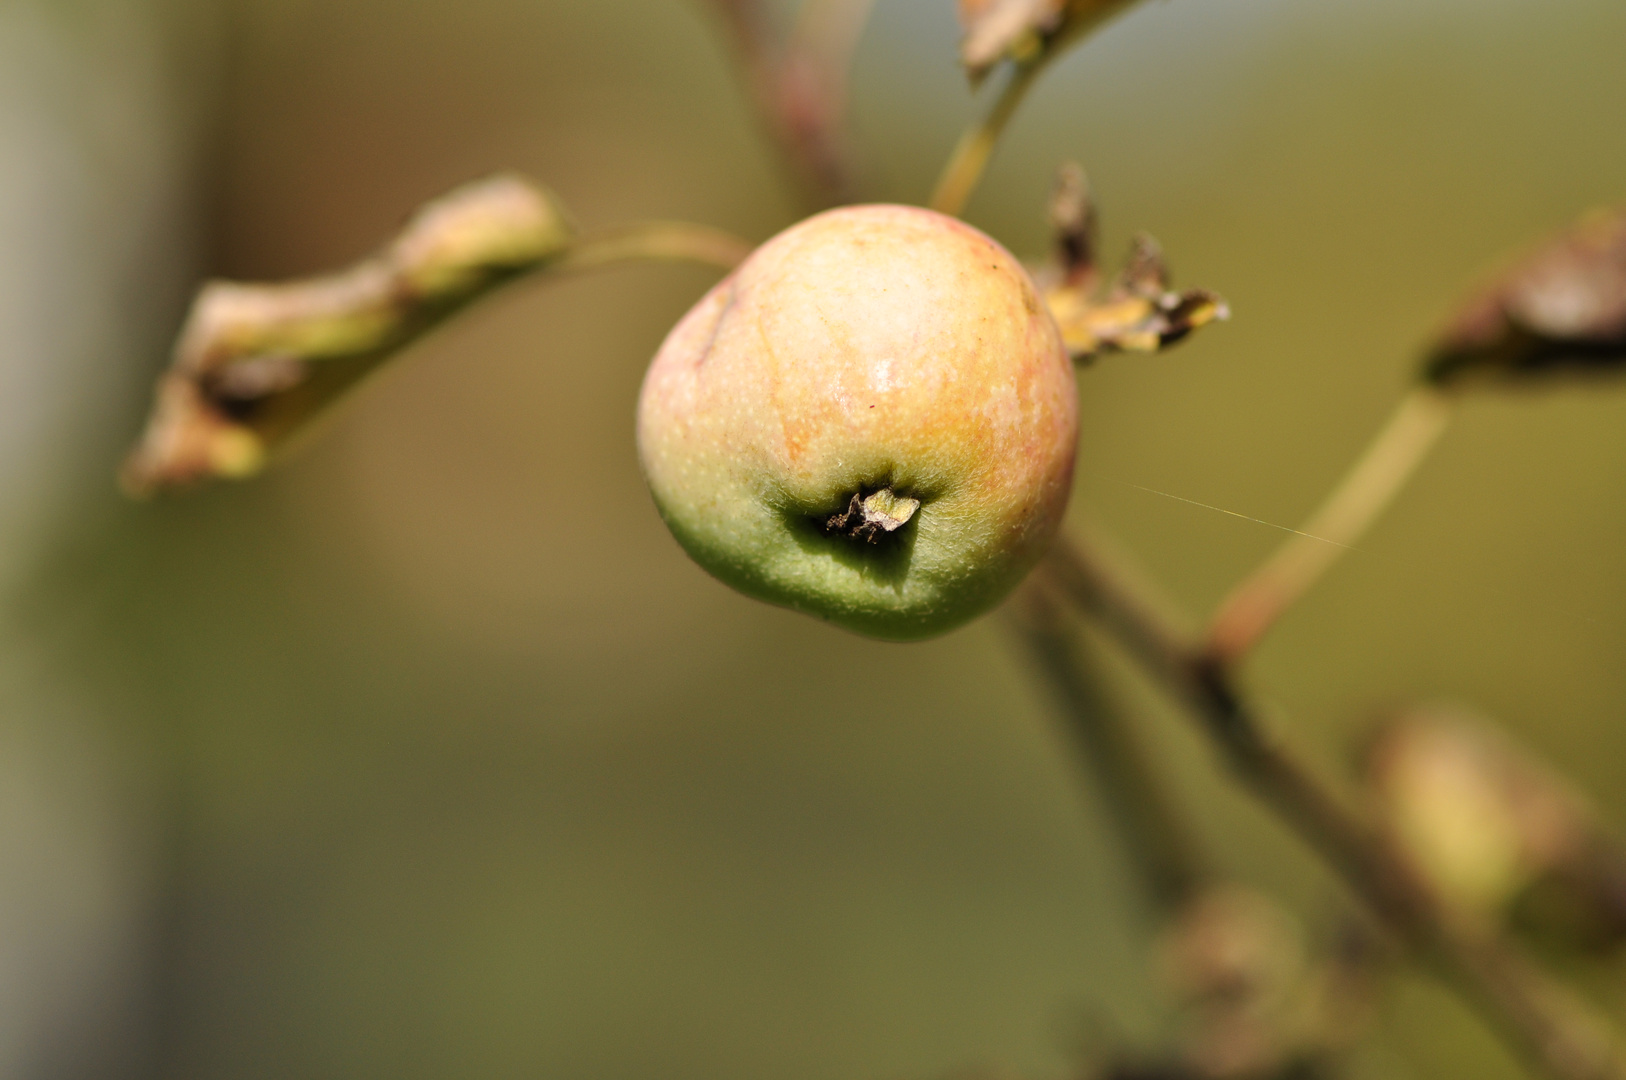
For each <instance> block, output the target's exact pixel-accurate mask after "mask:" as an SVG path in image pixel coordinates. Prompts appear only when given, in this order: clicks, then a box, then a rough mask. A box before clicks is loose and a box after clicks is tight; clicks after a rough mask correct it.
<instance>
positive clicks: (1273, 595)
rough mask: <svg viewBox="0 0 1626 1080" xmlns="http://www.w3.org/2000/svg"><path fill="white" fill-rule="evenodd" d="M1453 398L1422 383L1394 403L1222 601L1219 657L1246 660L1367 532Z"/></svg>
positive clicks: (1216, 628)
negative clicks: (1329, 488) (1320, 498)
mask: <svg viewBox="0 0 1626 1080" xmlns="http://www.w3.org/2000/svg"><path fill="white" fill-rule="evenodd" d="M1454 404H1455V399H1454V398H1453V397H1452V396H1450V395H1448V394H1447V393H1446V392H1444V391H1442V390H1439V389H1437V388H1435V387H1433V386H1430V385H1427V384H1423V385H1419V386H1417V387H1415V388H1414V389H1413V390H1411V392H1410V393H1408V394H1407V395H1406V396H1405V397H1404V398H1402V399H1401V402H1400V405H1399V406H1398V407H1397V408H1396V409H1395V412H1394V415H1393V416H1391V417H1390V419H1389V422H1388V423H1387V424H1386V425H1384V427H1383V429H1382V430H1381V431H1379V432H1378V434H1377V435H1376V436H1375V437H1374V438H1373V440H1372V442H1371V444H1370V445H1369V446H1368V447H1367V449H1366V451H1365V453H1363V454H1362V455H1361V457H1360V459H1359V460H1358V461H1357V462H1356V463H1355V465H1354V467H1353V468H1351V469H1350V471H1349V473H1348V474H1347V475H1346V476H1345V477H1344V479H1343V480H1342V481H1340V482H1339V484H1338V486H1337V487H1336V488H1335V489H1333V493H1332V494H1331V495H1330V496H1328V497H1327V501H1326V502H1324V503H1323V504H1322V505H1321V509H1319V510H1317V511H1316V512H1315V514H1314V516H1312V517H1311V518H1310V520H1309V521H1307V522H1305V523H1304V525H1303V526H1302V527H1301V528H1300V529H1299V530H1298V531H1297V532H1295V533H1294V534H1293V536H1291V537H1290V538H1288V539H1287V540H1286V541H1284V542H1283V543H1282V545H1281V547H1279V548H1277V549H1276V551H1275V553H1274V554H1272V555H1271V556H1270V558H1269V559H1268V560H1266V561H1265V563H1264V564H1263V565H1262V566H1260V567H1259V569H1257V570H1255V571H1254V572H1253V573H1252V574H1250V575H1249V576H1248V577H1247V579H1246V580H1244V581H1243V582H1242V583H1241V584H1240V585H1238V586H1237V587H1236V588H1235V589H1233V590H1232V591H1231V594H1230V595H1229V596H1228V597H1226V599H1225V601H1224V602H1223V603H1222V604H1220V607H1219V611H1218V612H1217V613H1216V614H1215V615H1214V618H1213V620H1212V621H1211V623H1210V624H1209V630H1208V647H1209V649H1210V650H1211V651H1212V652H1213V654H1214V656H1215V658H1216V659H1218V660H1220V661H1222V662H1224V663H1234V662H1235V661H1237V660H1239V659H1241V658H1242V657H1243V656H1244V655H1246V654H1247V652H1248V651H1249V650H1250V649H1251V648H1253V646H1254V645H1255V644H1256V643H1257V642H1258V641H1259V639H1260V638H1261V637H1263V636H1264V635H1265V632H1266V631H1268V630H1269V629H1270V627H1271V626H1272V625H1274V624H1275V622H1276V620H1277V619H1278V618H1280V616H1281V615H1282V613H1283V612H1285V611H1286V610H1287V609H1288V608H1289V607H1291V606H1292V605H1293V604H1294V603H1296V602H1297V601H1298V599H1299V598H1300V597H1302V596H1303V595H1304V594H1305V593H1306V592H1308V591H1309V590H1310V588H1311V587H1312V586H1313V585H1314V584H1315V583H1316V582H1317V581H1319V580H1320V579H1321V576H1322V575H1323V574H1325V573H1326V572H1327V571H1328V570H1329V569H1331V568H1332V566H1333V564H1334V563H1336V562H1337V561H1338V560H1339V558H1340V557H1342V556H1343V555H1344V554H1345V553H1346V552H1347V551H1349V550H1350V548H1351V547H1353V546H1354V544H1355V543H1356V542H1357V541H1358V540H1359V539H1360V538H1361V536H1362V535H1364V534H1365V532H1366V530H1367V529H1368V528H1369V527H1370V526H1371V524H1372V523H1373V522H1374V521H1375V520H1377V517H1378V515H1379V514H1381V513H1382V512H1383V510H1384V508H1385V507H1387V506H1388V505H1389V503H1390V502H1391V501H1392V500H1393V499H1394V497H1395V495H1397V494H1398V493H1399V492H1400V489H1401V488H1402V487H1403V486H1404V485H1405V483H1406V480H1407V479H1408V478H1409V477H1410V476H1411V475H1412V473H1413V472H1415V471H1416V469H1417V466H1419V465H1421V464H1422V463H1423V460H1424V459H1425V458H1426V457H1427V456H1428V452H1429V451H1430V450H1431V449H1433V447H1434V444H1435V442H1436V441H1438V439H1439V437H1440V436H1441V435H1442V434H1444V432H1445V429H1446V425H1447V424H1448V423H1449V422H1450V419H1451V414H1452V406H1453V405H1454Z"/></svg>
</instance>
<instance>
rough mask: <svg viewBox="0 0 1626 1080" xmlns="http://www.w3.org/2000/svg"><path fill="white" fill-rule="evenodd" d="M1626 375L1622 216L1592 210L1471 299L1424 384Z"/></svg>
mask: <svg viewBox="0 0 1626 1080" xmlns="http://www.w3.org/2000/svg"><path fill="white" fill-rule="evenodd" d="M1622 370H1626V209H1617V210H1601V211H1596V212H1594V213H1592V214H1590V215H1588V216H1587V217H1585V218H1584V219H1582V220H1581V221H1580V222H1579V223H1578V224H1577V225H1576V226H1575V227H1574V228H1572V229H1571V230H1570V231H1568V232H1566V233H1564V234H1561V235H1559V236H1557V237H1555V238H1554V239H1552V240H1550V241H1548V242H1547V243H1546V244H1544V245H1542V246H1541V247H1539V248H1537V249H1536V250H1534V251H1533V252H1531V253H1529V254H1528V255H1526V256H1525V257H1524V258H1522V259H1520V260H1519V261H1518V262H1516V263H1515V264H1514V265H1513V266H1512V267H1511V268H1510V269H1508V270H1506V271H1504V272H1503V273H1502V274H1501V275H1499V276H1498V277H1497V278H1495V279H1494V280H1493V281H1492V282H1491V283H1490V284H1489V285H1488V286H1486V287H1484V288H1482V289H1480V290H1479V291H1478V292H1477V293H1475V294H1474V295H1473V296H1471V297H1470V298H1469V299H1468V300H1467V302H1465V303H1464V304H1463V305H1462V306H1461V307H1460V308H1459V309H1458V312H1457V314H1456V316H1455V317H1454V318H1453V319H1452V320H1451V321H1450V323H1449V325H1448V326H1447V328H1446V329H1445V331H1444V332H1443V333H1442V334H1441V335H1440V337H1439V338H1438V340H1437V341H1436V343H1435V345H1434V346H1433V348H1432V349H1430V351H1429V353H1428V356H1427V358H1426V360H1425V363H1424V368H1423V374H1424V377H1425V378H1426V379H1428V380H1430V381H1432V382H1435V383H1438V384H1440V385H1455V384H1458V383H1462V382H1467V381H1472V380H1481V381H1497V382H1513V383H1518V382H1526V381H1529V380H1534V379H1541V378H1549V377H1554V376H1564V375H1575V374H1581V373H1613V372H1616V371H1622Z"/></svg>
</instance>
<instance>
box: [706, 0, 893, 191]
mask: <svg viewBox="0 0 1626 1080" xmlns="http://www.w3.org/2000/svg"><path fill="white" fill-rule="evenodd" d="M874 2H875V0H806V2H805V3H804V4H803V6H802V10H801V12H800V14H799V16H798V18H797V21H796V26H795V28H794V29H793V30H792V32H791V34H790V37H789V39H788V40H787V41H786V42H785V43H784V45H783V46H780V45H779V44H778V43H777V42H776V40H775V34H774V31H773V26H772V20H771V19H770V18H769V16H768V12H767V10H766V5H765V4H763V3H762V2H761V0H710V4H711V6H712V7H713V8H714V9H715V10H716V11H717V13H718V14H719V16H720V17H721V18H722V20H723V23H724V25H725V26H726V27H727V29H728V34H729V37H730V39H731V40H732V42H733V45H734V50H735V52H736V53H737V54H738V56H739V59H740V66H741V68H742V69H743V72H744V76H745V82H746V87H747V90H748V91H749V93H750V96H751V100H752V102H753V103H754V104H755V105H756V108H757V112H758V113H759V115H760V116H761V118H762V122H763V124H764V125H765V126H766V127H767V129H768V133H769V134H770V135H771V136H772V137H773V140H774V142H775V143H777V144H778V145H779V149H780V151H781V152H782V153H783V155H784V157H785V160H786V161H787V162H788V163H789V165H790V167H791V169H792V171H793V172H794V173H795V176H796V179H797V181H798V182H799V183H800V184H801V185H802V186H803V187H804V188H806V190H807V192H808V194H809V196H811V197H812V198H814V199H815V200H816V201H818V202H820V203H826V204H829V203H840V202H847V201H850V200H851V199H852V197H853V194H854V192H855V190H856V187H857V179H856V175H855V174H856V167H855V165H854V163H853V154H852V148H851V145H850V143H849V141H848V139H847V137H846V128H845V122H846V114H847V96H848V95H847V84H848V75H849V71H850V69H851V67H852V58H853V54H854V53H855V51H856V50H857V47H858V41H859V38H860V37H861V36H862V34H863V30H864V25H865V23H866V22H868V20H869V14H870V10H871V9H872V8H873V7H874Z"/></svg>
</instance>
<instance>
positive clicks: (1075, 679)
mask: <svg viewBox="0 0 1626 1080" xmlns="http://www.w3.org/2000/svg"><path fill="white" fill-rule="evenodd" d="M1012 614H1013V616H1014V618H1013V620H1012V621H1013V623H1014V625H1015V627H1016V630H1017V633H1018V634H1019V635H1020V636H1021V638H1022V641H1023V643H1024V644H1025V645H1026V646H1027V648H1028V651H1029V653H1030V655H1031V656H1032V657H1033V659H1034V661H1035V662H1036V663H1037V666H1038V667H1039V670H1040V671H1041V672H1042V673H1043V675H1044V677H1045V681H1046V682H1047V683H1049V685H1050V688H1051V691H1052V693H1053V694H1054V695H1055V697H1056V699H1057V702H1058V704H1060V706H1061V707H1062V710H1063V713H1064V715H1065V717H1066V721H1067V726H1068V729H1069V734H1070V735H1071V736H1072V737H1073V738H1074V740H1076V742H1077V743H1078V745H1079V749H1080V750H1081V751H1082V756H1083V758H1084V759H1085V762H1086V764H1087V766H1088V767H1089V769H1090V772H1091V774H1092V775H1093V777H1094V779H1095V781H1096V788H1097V789H1098V790H1099V791H1101V792H1102V794H1103V797H1104V798H1105V799H1106V802H1107V805H1108V810H1109V813H1110V814H1111V816H1112V819H1113V821H1114V822H1115V824H1116V825H1117V826H1118V829H1119V831H1120V832H1121V834H1122V837H1123V845H1124V848H1125V851H1126V853H1127V855H1128V856H1129V858H1130V860H1131V861H1132V863H1133V864H1134V865H1135V868H1136V870H1137V871H1138V873H1139V876H1140V879H1141V881H1142V883H1143V885H1144V886H1145V890H1146V893H1147V895H1148V896H1149V898H1150V899H1151V900H1152V901H1153V902H1154V903H1155V904H1156V905H1157V906H1158V907H1159V908H1160V909H1161V911H1162V914H1163V915H1165V916H1171V915H1173V914H1174V913H1175V912H1177V911H1178V910H1179V909H1180V908H1181V907H1182V906H1184V905H1185V904H1186V903H1187V902H1189V901H1190V900H1191V899H1192V898H1193V897H1194V896H1195V895H1196V894H1197V893H1198V892H1199V891H1200V889H1201V888H1202V887H1203V885H1204V884H1205V883H1207V882H1209V881H1210V880H1211V878H1212V876H1213V875H1212V871H1211V868H1210V867H1209V866H1208V865H1207V862H1206V860H1205V859H1204V858H1203V857H1202V854H1201V852H1200V851H1199V849H1198V845H1197V842H1196V838H1195V837H1193V836H1192V835H1191V833H1190V831H1189V830H1188V829H1187V827H1186V823H1185V821H1184V820H1183V818H1182V816H1181V815H1180V813H1179V810H1178V807H1176V806H1175V804H1174V800H1173V798H1172V797H1171V794H1170V792H1169V791H1168V790H1167V788H1166V787H1165V786H1164V784H1163V783H1162V780H1161V778H1160V777H1159V776H1158V775H1157V773H1156V770H1155V769H1154V768H1153V765H1152V761H1151V760H1150V757H1149V755H1148V754H1147V752H1146V748H1145V747H1144V745H1142V742H1141V740H1140V739H1139V738H1138V737H1137V736H1136V733H1135V731H1134V730H1133V729H1132V728H1131V726H1130V724H1129V722H1128V721H1127V719H1126V718H1125V717H1124V715H1123V710H1122V707H1121V706H1120V704H1119V703H1118V702H1117V701H1115V700H1113V699H1112V697H1111V695H1109V694H1108V693H1107V692H1106V689H1105V687H1104V686H1103V679H1102V675H1101V672H1100V671H1099V670H1097V665H1095V664H1093V663H1091V662H1090V658H1089V655H1088V654H1087V653H1086V652H1085V651H1084V650H1085V648H1086V643H1085V642H1083V641H1081V640H1080V638H1079V634H1078V632H1077V630H1076V629H1075V628H1074V627H1073V626H1071V625H1070V624H1069V622H1068V620H1066V619H1065V618H1064V617H1063V613H1062V612H1061V611H1060V610H1059V609H1058V607H1057V600H1056V598H1055V597H1054V596H1053V595H1051V594H1050V593H1049V592H1048V591H1046V590H1045V589H1043V588H1036V587H1034V586H1033V585H1029V586H1027V587H1026V588H1024V589H1023V590H1022V592H1021V593H1020V594H1019V595H1018V598H1017V602H1016V604H1015V605H1013V612H1012Z"/></svg>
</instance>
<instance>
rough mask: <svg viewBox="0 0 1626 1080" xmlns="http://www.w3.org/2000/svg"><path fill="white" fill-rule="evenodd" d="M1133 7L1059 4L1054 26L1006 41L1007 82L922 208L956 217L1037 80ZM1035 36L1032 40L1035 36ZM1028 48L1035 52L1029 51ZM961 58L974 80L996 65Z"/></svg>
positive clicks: (1084, 1)
mask: <svg viewBox="0 0 1626 1080" xmlns="http://www.w3.org/2000/svg"><path fill="white" fill-rule="evenodd" d="M1134 3H1135V0H1071V2H1068V3H1063V4H1061V5H1060V11H1059V12H1058V13H1057V15H1058V17H1059V23H1057V24H1055V25H1051V26H1049V27H1048V28H1045V29H1044V31H1043V32H1042V33H1037V32H1038V31H1040V30H1041V27H1039V26H1031V27H1028V28H1027V29H1028V33H1018V34H1017V35H1016V37H1015V39H1014V40H1010V41H1007V42H1005V46H1006V47H1008V50H1009V51H1007V48H1005V47H1002V48H1001V52H1002V53H1004V55H1006V56H1007V57H1008V59H1009V60H1010V67H1011V73H1010V77H1009V78H1008V79H1007V80H1006V82H1005V85H1004V86H1003V87H1001V88H1000V91H999V94H998V95H997V96H996V97H995V98H994V102H993V104H992V105H991V106H990V107H989V109H988V112H987V113H985V114H984V115H983V117H982V118H981V119H980V120H977V121H975V122H973V123H972V125H971V126H970V127H969V128H967V129H966V131H965V133H964V134H963V135H961V136H960V141H959V142H958V143H956V144H955V146H954V150H953V152H952V153H951V154H950V155H949V160H948V164H947V165H945V166H944V167H943V171H942V173H941V174H940V175H939V177H938V180H937V186H936V187H935V188H933V189H932V195H931V198H930V199H929V200H928V201H927V204H926V205H928V206H930V207H931V208H932V209H933V210H937V211H940V212H942V213H945V214H953V215H955V216H959V214H960V213H961V212H962V211H963V210H964V209H965V204H966V203H967V202H968V201H969V200H970V198H971V193H972V192H973V191H975V190H976V187H977V183H978V182H979V181H980V180H981V179H982V174H983V171H984V170H985V169H986V168H987V167H988V161H989V159H990V158H991V157H992V156H993V153H994V145H995V144H996V143H998V142H999V137H1000V135H1002V134H1003V133H1004V131H1005V127H1006V125H1007V124H1009V123H1010V121H1011V117H1012V116H1014V115H1015V114H1016V110H1017V108H1018V107H1019V106H1020V105H1021V104H1022V101H1023V99H1024V98H1026V97H1027V93H1028V91H1029V90H1031V89H1032V88H1033V84H1034V82H1035V81H1037V79H1038V78H1039V75H1040V74H1041V73H1043V72H1044V70H1045V69H1046V68H1047V67H1049V66H1050V64H1051V62H1052V61H1054V60H1055V59H1056V58H1057V57H1059V56H1061V55H1062V54H1063V53H1065V52H1066V51H1067V50H1068V49H1069V48H1070V47H1071V46H1073V45H1075V44H1077V43H1078V42H1080V41H1082V40H1083V39H1084V38H1085V37H1087V36H1088V35H1089V34H1090V33H1091V32H1092V31H1094V30H1096V29H1098V28H1099V27H1100V26H1101V25H1102V24H1103V23H1105V22H1107V21H1108V20H1110V19H1112V18H1113V17H1114V16H1116V15H1118V14H1119V13H1121V12H1123V11H1124V10H1126V9H1127V8H1129V7H1131V6H1132V5H1133V4H1134ZM1035 14H1038V15H1040V16H1041V22H1043V21H1044V19H1043V13H1042V12H1038V13H1035ZM1010 29H1011V28H1010V27H1006V28H1005V31H1006V33H1005V34H1002V35H1001V37H1004V36H1008V31H1009V30H1010ZM1016 29H1020V27H1018V28H1016ZM1036 33H1037V40H1035V36H1034V35H1035V34H1036ZM1029 49H1032V50H1034V51H1031V52H1029V51H1028V50H1029ZM962 59H965V60H966V61H967V64H968V65H969V70H970V71H971V74H972V76H973V78H974V79H977V80H980V79H981V78H982V75H983V74H984V72H986V70H987V68H988V67H989V66H991V65H992V64H993V63H994V62H996V61H995V59H993V58H990V57H980V58H978V62H976V63H973V62H972V58H971V57H967V56H964V55H963V54H962Z"/></svg>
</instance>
